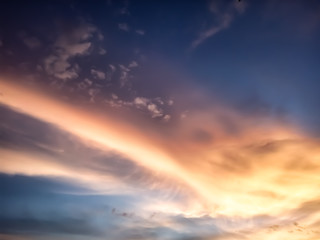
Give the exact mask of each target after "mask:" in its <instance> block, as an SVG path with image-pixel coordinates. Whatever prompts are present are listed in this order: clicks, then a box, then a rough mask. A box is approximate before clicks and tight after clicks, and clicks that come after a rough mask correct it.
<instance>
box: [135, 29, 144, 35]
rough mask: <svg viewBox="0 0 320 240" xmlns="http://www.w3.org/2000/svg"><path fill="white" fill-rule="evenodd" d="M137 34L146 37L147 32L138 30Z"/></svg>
mask: <svg viewBox="0 0 320 240" xmlns="http://www.w3.org/2000/svg"><path fill="white" fill-rule="evenodd" d="M136 33H137V34H138V35H141V36H143V35H145V33H146V32H145V31H144V30H141V29H138V30H136Z"/></svg>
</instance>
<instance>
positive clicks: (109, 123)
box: [0, 81, 320, 240]
mask: <svg viewBox="0 0 320 240" xmlns="http://www.w3.org/2000/svg"><path fill="white" fill-rule="evenodd" d="M0 87H1V91H2V92H3V96H1V98H0V102H1V103H2V104H4V105H6V106H9V107H11V108H14V109H16V110H17V111H20V112H23V113H25V114H28V115H31V116H33V117H36V118H38V119H40V120H42V121H45V122H49V123H52V124H54V125H56V126H57V127H59V128H61V129H63V130H65V131H68V132H70V133H72V134H74V135H76V136H78V137H80V138H82V139H84V140H85V141H89V142H93V143H95V144H97V145H98V146H99V147H100V148H102V149H114V150H116V151H118V152H120V153H122V154H124V155H125V156H128V158H130V159H132V160H133V161H135V162H136V163H138V164H140V165H142V166H144V167H147V168H149V169H150V170H152V171H153V172H158V171H159V172H161V173H163V174H167V175H169V176H170V177H172V178H175V179H176V181H177V182H179V181H181V182H184V183H186V184H187V185H188V186H189V187H190V188H191V189H192V191H194V192H195V193H196V194H195V195H194V200H190V204H189V205H188V209H185V208H184V207H183V206H180V207H179V206H175V205H170V204H166V203H158V204H156V206H154V208H155V209H158V210H159V211H165V212H171V213H175V214H181V213H185V215H187V216H193V217H198V216H201V215H205V214H208V215H211V216H213V217H214V216H220V215H223V216H229V217H234V218H239V217H241V218H250V217H254V216H257V215H263V214H266V215H269V216H273V217H279V219H281V216H283V214H287V215H286V216H288V218H292V219H293V218H297V219H299V216H294V217H293V216H290V214H291V212H292V211H294V210H295V209H298V208H299V207H300V206H301V205H302V204H303V203H305V202H308V201H312V200H316V199H320V193H319V191H318V190H319V187H320V174H319V172H320V145H319V142H318V140H316V139H312V138H311V137H308V136H304V135H303V134H302V133H299V132H298V131H296V130H295V129H294V128H293V127H292V126H287V127H286V126H283V125H282V124H280V123H278V122H276V121H274V120H269V121H268V122H262V123H260V122H259V121H260V120H257V119H255V118H254V117H252V116H241V115H239V114H237V113H235V112H233V111H231V110H228V109H225V108H223V107H222V106H221V107H217V108H215V109H214V112H213V113H212V114H208V113H207V111H206V112H194V113H193V115H192V116H191V117H189V118H186V119H184V120H183V121H182V122H181V124H180V125H179V127H177V129H175V130H172V131H173V133H172V134H171V135H170V137H167V138H166V142H165V143H164V142H163V139H162V136H163V135H161V134H160V133H159V134H158V135H157V134H152V135H151V134H148V132H145V131H144V129H143V126H138V125H134V124H131V123H130V121H129V120H128V121H124V120H123V121H118V120H117V119H115V118H113V117H112V116H106V115H107V114H106V115H99V116H98V115H94V114H92V113H91V114H89V113H87V112H85V111H83V110H79V109H76V108H75V107H73V106H71V105H68V104H66V103H63V102H60V101H58V100H55V99H53V98H50V97H47V96H45V95H43V94H41V93H39V92H36V91H32V90H30V89H23V88H21V87H18V86H15V85H13V84H11V83H8V82H5V81H1V82H0ZM216 115H219V116H221V115H224V116H225V117H226V118H229V119H230V118H231V119H232V120H233V121H234V122H235V123H236V124H237V128H239V130H238V131H235V132H234V133H230V132H228V131H226V130H225V128H223V125H222V124H221V120H220V123H219V120H218V118H216V117H215V116H216ZM257 122H258V123H257ZM198 126H202V127H204V128H206V130H207V131H208V132H209V133H212V134H214V139H213V141H212V142H206V143H202V142H195V141H191V140H190V139H189V138H188V131H190V130H192V129H194V128H197V127H198ZM0 151H1V154H4V156H7V158H4V160H2V164H1V165H2V166H1V168H0V170H1V171H2V172H6V173H16V172H18V173H24V174H40V175H41V174H44V175H52V174H56V175H62V176H69V175H70V176H71V175H74V174H75V175H76V176H79V174H78V175H77V174H76V173H75V172H74V171H71V170H70V169H69V170H66V169H65V167H64V166H58V165H56V164H55V163H49V162H46V161H43V160H39V159H41V158H37V159H38V160H33V162H32V164H33V166H34V169H30V168H28V167H27V166H28V165H29V164H30V162H29V160H30V159H32V157H29V158H25V159H23V160H21V159H19V160H17V161H14V160H15V159H16V158H17V156H15V155H14V153H8V152H5V150H0ZM30 161H31V160H30ZM18 163H19V166H18V165H17V164H18ZM17 169H19V171H17ZM15 171H16V172H15ZM81 175H83V174H81ZM84 175H85V176H86V178H87V179H84V177H83V176H82V177H81V179H82V180H83V181H91V180H92V179H95V178H97V176H96V175H95V173H94V172H91V173H85V174H84ZM97 179H99V178H97ZM96 182H98V180H97V181H96ZM147 208H148V207H147ZM298 215H299V214H298ZM318 216H319V215H317V213H315V214H314V215H311V214H310V216H308V217H304V218H302V214H301V218H300V221H305V223H308V224H309V225H311V224H312V223H313V222H315V221H316V219H317V217H318ZM311 220H312V221H311ZM279 221H280V220H279ZM281 221H282V222H283V221H284V220H283V219H281ZM308 221H310V222H308ZM290 224H291V223H290ZM290 224H289V223H288V225H287V226H282V227H281V228H280V227H279V228H278V227H274V228H271V229H269V230H267V231H266V228H267V229H268V227H266V226H263V227H261V226H259V225H254V226H251V225H250V226H249V225H248V226H247V225H246V229H247V230H248V229H249V230H250V229H252V228H254V229H256V230H255V231H254V232H255V233H254V234H253V233H250V235H249V237H251V235H252V237H254V239H265V240H268V239H287V237H288V236H289V237H290V239H293V240H294V239H301V236H302V235H299V234H300V233H297V234H295V235H293V234H291V235H290V233H291V231H296V229H297V226H292V224H291V225H290ZM222 227H223V228H225V229H228V226H227V225H225V226H222ZM259 229H260V230H259ZM274 229H276V231H274ZM228 230H232V229H231V228H230V229H228ZM249 230H248V231H249ZM312 231H313V230H312ZM312 231H311V230H310V238H309V239H315V238H312V236H313V235H314V234H316V233H315V232H312ZM224 239H236V238H233V237H230V236H226V237H225V238H224ZM303 239H304V238H303Z"/></svg>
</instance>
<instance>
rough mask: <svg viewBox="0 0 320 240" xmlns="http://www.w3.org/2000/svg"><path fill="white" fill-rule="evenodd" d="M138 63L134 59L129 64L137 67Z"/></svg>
mask: <svg viewBox="0 0 320 240" xmlns="http://www.w3.org/2000/svg"><path fill="white" fill-rule="evenodd" d="M138 66H139V65H138V63H137V62H136V61H132V62H131V63H130V64H129V66H128V67H129V68H135V67H138Z"/></svg>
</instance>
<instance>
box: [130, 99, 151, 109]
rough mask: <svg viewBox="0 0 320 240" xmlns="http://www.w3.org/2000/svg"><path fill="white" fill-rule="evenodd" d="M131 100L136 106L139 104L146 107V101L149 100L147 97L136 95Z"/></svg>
mask: <svg viewBox="0 0 320 240" xmlns="http://www.w3.org/2000/svg"><path fill="white" fill-rule="evenodd" d="M133 102H134V104H136V105H137V106H138V107H141V106H143V107H146V106H147V104H148V102H149V100H148V99H147V98H144V97H136V98H135V99H134V101H133Z"/></svg>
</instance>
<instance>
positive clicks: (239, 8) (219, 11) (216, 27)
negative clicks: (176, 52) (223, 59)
mask: <svg viewBox="0 0 320 240" xmlns="http://www.w3.org/2000/svg"><path fill="white" fill-rule="evenodd" d="M245 9H246V3H245V1H241V2H240V1H236V0H234V1H232V2H231V3H230V4H229V5H227V6H223V4H222V3H221V2H220V1H211V2H210V4H209V11H210V12H211V14H212V17H213V18H214V20H215V21H214V22H215V23H214V24H213V25H211V26H209V27H207V29H205V30H204V31H202V32H200V33H199V34H198V37H197V38H196V39H195V40H194V41H193V42H192V43H191V47H190V50H193V49H195V48H197V47H198V46H199V45H200V44H202V43H203V42H205V41H206V40H207V39H209V38H210V37H212V36H214V35H216V34H217V33H219V32H220V31H222V30H224V29H227V28H228V27H229V26H230V24H231V23H232V22H233V20H234V18H235V17H236V16H237V15H240V14H242V13H244V11H245Z"/></svg>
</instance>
